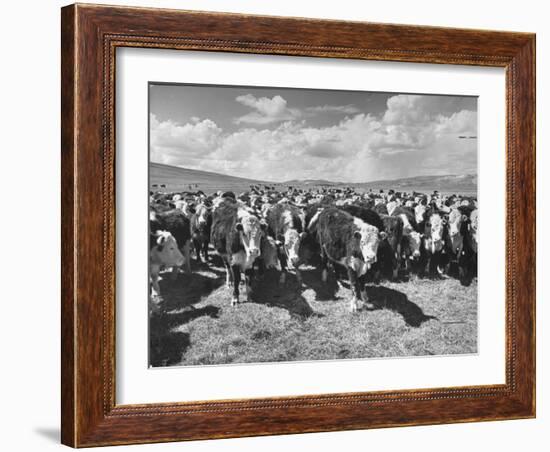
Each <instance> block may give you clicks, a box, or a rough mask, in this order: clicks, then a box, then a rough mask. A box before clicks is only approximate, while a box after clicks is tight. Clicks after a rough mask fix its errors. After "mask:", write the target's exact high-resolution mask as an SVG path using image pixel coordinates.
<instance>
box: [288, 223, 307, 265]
mask: <svg viewBox="0 0 550 452" xmlns="http://www.w3.org/2000/svg"><path fill="white" fill-rule="evenodd" d="M305 235H306V233H305V232H302V233H299V232H298V231H297V230H296V229H288V230H287V231H286V232H285V234H284V249H285V253H286V255H287V256H288V262H289V268H294V267H295V266H297V265H298V262H299V261H300V254H299V253H300V243H301V242H302V239H303V238H304V237H305Z"/></svg>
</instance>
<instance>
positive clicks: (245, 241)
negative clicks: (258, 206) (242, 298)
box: [211, 198, 267, 306]
mask: <svg viewBox="0 0 550 452" xmlns="http://www.w3.org/2000/svg"><path fill="white" fill-rule="evenodd" d="M266 227H267V225H266V224H265V223H264V222H260V220H259V219H258V217H256V216H255V215H252V214H251V213H250V212H248V211H247V210H246V209H245V208H243V207H242V206H240V205H239V204H237V203H236V202H234V201H233V200H231V199H227V198H226V199H224V200H223V201H221V202H220V203H219V204H218V205H217V207H216V208H215V209H214V211H213V212H212V232H211V241H212V244H213V245H214V248H215V249H216V251H217V252H218V254H219V255H220V256H221V258H222V260H223V263H224V265H225V268H226V271H227V277H226V283H227V285H228V286H229V285H230V284H231V282H232V283H233V297H232V299H231V306H234V305H236V304H237V303H238V302H239V284H240V281H241V272H242V273H244V275H245V285H246V297H247V301H249V300H250V289H251V281H252V277H253V273H254V261H256V259H257V258H258V257H260V249H261V241H262V237H263V236H264V231H265V229H266Z"/></svg>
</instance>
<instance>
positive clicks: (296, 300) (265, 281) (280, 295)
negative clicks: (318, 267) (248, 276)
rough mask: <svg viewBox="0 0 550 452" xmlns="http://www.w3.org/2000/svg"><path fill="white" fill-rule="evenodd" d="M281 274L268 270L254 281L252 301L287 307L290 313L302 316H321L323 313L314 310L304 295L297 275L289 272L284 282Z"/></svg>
mask: <svg viewBox="0 0 550 452" xmlns="http://www.w3.org/2000/svg"><path fill="white" fill-rule="evenodd" d="M280 275H281V274H280V272H278V271H276V270H267V271H266V272H265V273H264V275H263V276H262V277H261V278H258V279H257V280H256V281H255V282H254V284H253V286H252V292H251V294H250V299H251V300H250V301H251V302H253V303H258V304H264V305H267V306H274V307H277V308H281V309H286V310H287V311H288V312H289V314H290V315H292V316H296V317H300V318H308V317H311V316H320V315H321V314H319V313H316V312H314V311H313V308H312V307H311V306H310V305H309V303H308V302H307V301H306V299H305V298H304V297H303V296H302V294H301V291H302V286H301V284H299V283H298V280H297V279H296V275H294V274H287V275H286V281H285V282H284V283H281V282H280Z"/></svg>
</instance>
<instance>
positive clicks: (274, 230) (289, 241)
mask: <svg viewBox="0 0 550 452" xmlns="http://www.w3.org/2000/svg"><path fill="white" fill-rule="evenodd" d="M265 219H266V222H267V226H268V229H267V230H268V234H269V235H270V236H271V237H273V238H275V240H276V241H277V245H278V246H279V262H280V266H281V271H282V273H281V283H284V281H285V278H286V271H287V270H288V269H289V270H295V272H296V278H297V279H298V282H300V283H301V281H302V278H301V275H300V270H299V266H300V264H301V263H302V262H301V259H300V245H301V242H302V239H303V238H304V237H305V235H306V233H305V231H304V229H305V214H304V213H303V212H302V211H301V210H300V209H299V208H298V207H296V206H293V205H291V204H275V205H273V206H272V207H271V208H269V209H268V210H267V212H266V213H265Z"/></svg>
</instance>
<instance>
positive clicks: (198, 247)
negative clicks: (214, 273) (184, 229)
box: [193, 239, 201, 263]
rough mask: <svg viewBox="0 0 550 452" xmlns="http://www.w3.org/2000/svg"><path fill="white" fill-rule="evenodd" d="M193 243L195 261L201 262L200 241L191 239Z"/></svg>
mask: <svg viewBox="0 0 550 452" xmlns="http://www.w3.org/2000/svg"><path fill="white" fill-rule="evenodd" d="M193 245H194V247H195V255H196V257H197V262H198V263H200V262H201V241H200V240H196V239H193Z"/></svg>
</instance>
